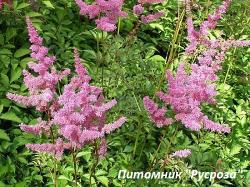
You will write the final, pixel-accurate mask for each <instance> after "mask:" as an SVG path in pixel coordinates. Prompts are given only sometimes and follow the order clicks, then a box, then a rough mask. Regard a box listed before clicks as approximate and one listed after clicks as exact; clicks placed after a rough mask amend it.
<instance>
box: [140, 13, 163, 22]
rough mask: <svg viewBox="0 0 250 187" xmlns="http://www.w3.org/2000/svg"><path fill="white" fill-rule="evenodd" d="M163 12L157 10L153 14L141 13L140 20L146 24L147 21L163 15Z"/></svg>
mask: <svg viewBox="0 0 250 187" xmlns="http://www.w3.org/2000/svg"><path fill="white" fill-rule="evenodd" d="M164 15H165V14H164V12H157V13H154V14H149V15H146V16H144V15H142V16H141V21H142V22H143V23H144V24H148V23H151V22H153V21H155V20H157V19H159V18H160V17H162V16H164Z"/></svg>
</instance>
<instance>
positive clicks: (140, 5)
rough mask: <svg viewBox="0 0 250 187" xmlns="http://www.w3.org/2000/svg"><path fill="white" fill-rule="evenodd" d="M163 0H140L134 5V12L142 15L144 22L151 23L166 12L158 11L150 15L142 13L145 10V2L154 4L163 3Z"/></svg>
mask: <svg viewBox="0 0 250 187" xmlns="http://www.w3.org/2000/svg"><path fill="white" fill-rule="evenodd" d="M162 2H163V0H138V4H137V5H135V6H134V7H133V12H134V14H136V15H137V16H140V19H141V21H142V22H143V23H144V24H148V23H151V22H153V21H155V20H157V19H159V18H160V17H162V16H164V15H165V14H164V12H156V13H152V14H148V15H142V14H143V12H144V7H143V6H144V4H154V3H162Z"/></svg>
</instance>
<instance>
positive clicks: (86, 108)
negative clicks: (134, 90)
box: [52, 49, 126, 148]
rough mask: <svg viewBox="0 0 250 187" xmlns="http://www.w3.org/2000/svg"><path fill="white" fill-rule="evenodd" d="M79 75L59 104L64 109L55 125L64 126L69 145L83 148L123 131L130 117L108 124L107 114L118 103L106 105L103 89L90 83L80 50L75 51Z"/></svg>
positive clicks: (62, 134)
mask: <svg viewBox="0 0 250 187" xmlns="http://www.w3.org/2000/svg"><path fill="white" fill-rule="evenodd" d="M74 57H75V68H76V72H77V76H75V77H73V78H72V79H71V81H70V83H69V84H67V85H65V86H64V90H63V93H62V95H60V96H59V98H58V101H59V104H60V105H61V108H60V109H59V110H58V111H56V112H54V113H52V117H53V118H52V122H53V123H54V124H58V125H59V127H60V132H59V133H60V135H61V136H62V137H64V138H65V140H66V143H67V142H69V143H72V145H73V146H74V147H76V148H81V147H83V146H84V145H86V144H87V143H90V142H92V141H95V140H97V139H104V138H105V134H109V133H110V132H111V131H113V130H115V129H117V128H119V127H120V126H121V125H122V124H124V123H125V121H126V118H125V117H121V118H120V119H118V120H117V121H115V122H114V123H112V124H105V119H106V112H107V111H108V110H109V109H110V108H112V107H113V106H114V105H115V104H116V103H117V102H116V100H112V101H110V102H107V103H104V102H103V95H102V90H101V89H100V88H98V87H95V86H91V85H90V84H89V82H90V79H91V78H90V77H89V75H88V73H87V70H86V69H85V68H84V66H83V65H82V64H81V62H80V58H79V54H78V52H77V50H76V49H75V50H74Z"/></svg>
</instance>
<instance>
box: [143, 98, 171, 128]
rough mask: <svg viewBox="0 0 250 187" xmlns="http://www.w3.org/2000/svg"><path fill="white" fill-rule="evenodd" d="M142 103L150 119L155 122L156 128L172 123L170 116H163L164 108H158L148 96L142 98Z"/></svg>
mask: <svg viewBox="0 0 250 187" xmlns="http://www.w3.org/2000/svg"><path fill="white" fill-rule="evenodd" d="M143 103H144V106H145V108H146V110H147V111H148V113H149V115H150V119H151V120H152V121H153V122H154V123H155V125H156V126H157V127H158V128H161V127H163V126H167V125H170V124H171V123H173V120H172V119H171V118H167V117H165V113H166V109H165V108H158V105H157V104H156V103H154V101H153V100H151V99H150V98H149V97H148V96H146V97H144V98H143Z"/></svg>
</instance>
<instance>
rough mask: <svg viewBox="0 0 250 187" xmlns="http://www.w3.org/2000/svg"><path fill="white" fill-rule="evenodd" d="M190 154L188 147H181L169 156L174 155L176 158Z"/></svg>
mask: <svg viewBox="0 0 250 187" xmlns="http://www.w3.org/2000/svg"><path fill="white" fill-rule="evenodd" d="M190 155H191V150H190V149H183V150H179V151H176V152H174V153H172V154H171V155H170V156H171V157H176V158H186V157H188V156H190Z"/></svg>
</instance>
